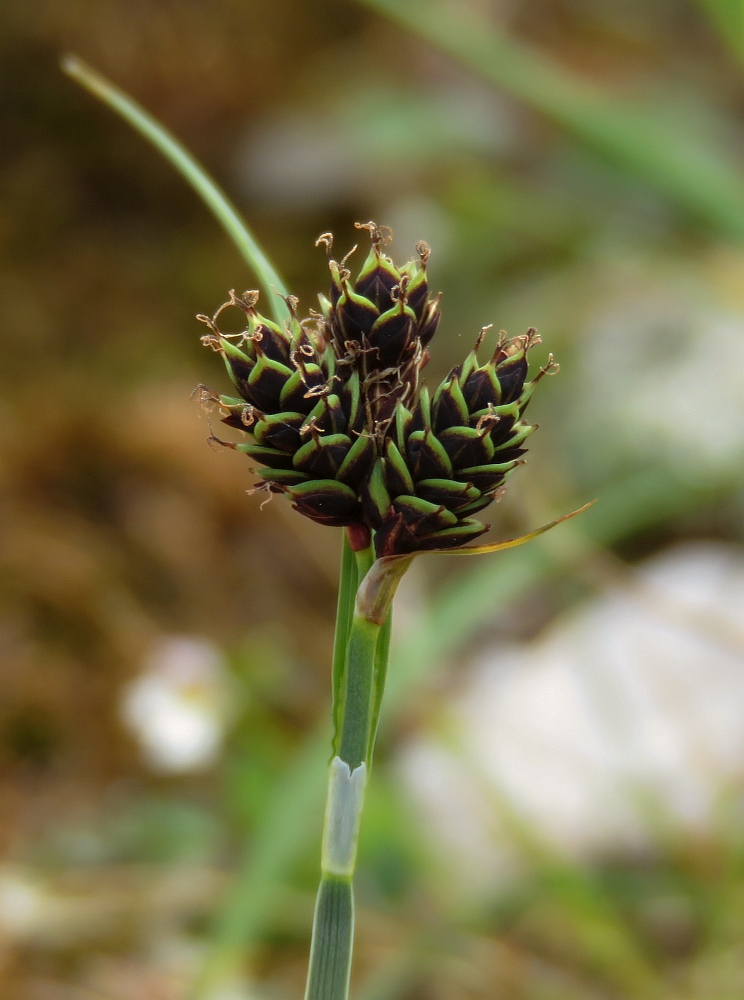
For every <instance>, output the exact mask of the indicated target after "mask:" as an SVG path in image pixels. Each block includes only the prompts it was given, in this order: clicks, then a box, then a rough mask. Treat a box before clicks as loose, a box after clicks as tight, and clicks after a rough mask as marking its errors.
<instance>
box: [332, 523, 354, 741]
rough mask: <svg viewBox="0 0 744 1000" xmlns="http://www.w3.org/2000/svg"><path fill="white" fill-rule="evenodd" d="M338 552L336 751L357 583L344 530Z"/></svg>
mask: <svg viewBox="0 0 744 1000" xmlns="http://www.w3.org/2000/svg"><path fill="white" fill-rule="evenodd" d="M342 534H343V549H342V552H341V574H340V577H339V583H338V603H337V605H336V632H335V635H334V639H333V672H332V682H331V687H332V691H333V752H334V753H338V739H339V734H340V732H341V705H342V702H343V689H344V678H345V676H346V648H347V646H348V645H349V632H350V630H351V621H352V618H353V617H354V599H355V597H356V591H357V586H358V584H359V573H358V571H357V559H356V554H355V553H354V551H353V549H352V548H351V545H350V544H349V536H348V535H347V533H346V532H345V531H344V532H342Z"/></svg>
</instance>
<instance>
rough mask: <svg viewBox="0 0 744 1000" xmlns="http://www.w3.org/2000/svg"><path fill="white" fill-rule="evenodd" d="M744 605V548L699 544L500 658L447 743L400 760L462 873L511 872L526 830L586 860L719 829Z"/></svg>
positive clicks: (474, 680) (452, 723) (743, 744)
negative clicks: (675, 832) (663, 830)
mask: <svg viewBox="0 0 744 1000" xmlns="http://www.w3.org/2000/svg"><path fill="white" fill-rule="evenodd" d="M742 607H744V559H743V558H742V555H741V553H740V552H739V551H738V550H736V549H733V548H726V547H724V546H719V545H708V544H698V545H685V546H680V547H677V548H675V549H672V550H670V551H668V552H666V553H664V554H662V555H660V556H658V557H656V558H654V559H652V560H650V561H649V562H648V563H647V564H646V565H645V566H644V567H642V568H641V569H640V570H639V571H638V576H637V578H636V584H635V585H633V586H630V587H622V588H621V587H618V588H616V589H615V590H613V591H611V592H609V593H607V594H606V595H604V596H602V597H600V598H599V599H597V600H596V601H595V602H593V603H592V604H591V605H589V606H588V607H586V608H585V609H583V610H582V611H581V612H580V613H578V614H577V615H576V616H575V617H574V618H573V619H572V620H571V621H569V622H563V623H558V624H556V625H555V626H554V627H553V628H552V629H551V630H550V632H549V633H548V634H547V635H546V636H545V637H544V638H543V639H542V640H540V641H539V642H536V643H533V644H531V645H529V646H525V647H517V648H512V649H510V650H506V651H504V650H503V649H502V648H499V649H498V650H491V651H488V652H486V653H485V654H484V655H483V656H482V658H481V659H480V660H479V662H477V663H476V664H475V665H474V667H473V670H472V672H471V675H470V676H469V679H468V681H467V684H466V687H465V689H464V691H463V693H462V695H461V697H460V698H459V699H458V700H457V701H456V703H455V705H454V707H453V709H452V711H451V713H449V712H448V717H447V728H446V737H445V738H444V739H437V738H435V737H434V736H422V737H419V738H417V739H416V740H414V741H412V742H411V743H410V744H409V745H408V746H407V747H406V748H405V750H404V752H403V753H402V755H401V758H400V770H401V774H402V777H403V781H404V784H405V787H406V789H407V790H408V791H410V794H411V796H412V797H413V799H414V801H415V802H416V803H417V804H418V808H419V809H420V810H421V812H422V815H423V816H424V817H425V818H426V821H427V826H428V828H429V829H431V830H432V831H434V833H435V836H436V838H437V839H438V842H439V844H440V846H444V847H445V848H446V849H447V851H448V858H449V859H450V862H451V863H452V864H453V866H455V867H456V869H457V874H458V875H459V876H460V877H464V878H466V879H467V880H468V881H469V883H470V885H471V886H472V887H473V888H477V887H479V886H480V887H481V888H483V887H485V886H486V885H487V883H488V876H489V875H490V876H491V879H493V878H496V877H501V876H503V875H504V874H505V873H506V872H507V871H508V870H509V869H510V868H512V867H513V866H514V865H515V863H516V860H517V858H518V857H519V854H520V850H519V849H518V839H519V835H517V836H516V839H515V830H517V829H518V828H519V824H520V823H525V822H526V824H527V826H526V829H532V830H534V831H535V832H536V833H537V835H538V836H539V838H540V839H541V840H543V841H547V842H549V843H552V844H553V845H555V846H557V847H559V848H560V849H562V850H567V851H569V852H572V853H575V854H592V853H597V852H601V851H603V850H605V849H611V850H615V849H617V848H618V847H626V848H631V849H638V848H645V847H648V846H649V845H650V844H652V843H653V834H652V830H653V828H654V824H658V823H659V822H662V823H664V824H667V825H668V824H671V825H672V827H674V826H677V827H679V826H682V827H687V828H705V827H707V826H709V825H710V824H711V823H712V822H713V821H714V817H715V811H716V805H717V803H718V802H720V800H721V796H722V794H723V793H725V791H726V789H727V787H735V786H736V782H737V781H741V779H742V778H743V777H744V621H743V620H742V615H741V609H742ZM515 819H516V820H517V822H516V825H515V822H514V821H515ZM515 847H516V848H517V849H515Z"/></svg>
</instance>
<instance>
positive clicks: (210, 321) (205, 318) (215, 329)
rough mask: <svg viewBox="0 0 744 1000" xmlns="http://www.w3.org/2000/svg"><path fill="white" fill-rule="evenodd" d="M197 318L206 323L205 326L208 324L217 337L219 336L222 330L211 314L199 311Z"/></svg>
mask: <svg viewBox="0 0 744 1000" xmlns="http://www.w3.org/2000/svg"><path fill="white" fill-rule="evenodd" d="M196 318H197V320H198V321H199V322H200V323H204V324H205V326H208V327H209V329H210V330H211V331H212V333H213V334H214V335H215V336H216V337H219V335H220V331H219V329H218V327H217V324H216V323H215V321H214V320H213V319H211V318H210V317H209V316H205V315H204V313H197V316H196Z"/></svg>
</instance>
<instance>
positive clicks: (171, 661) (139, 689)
mask: <svg viewBox="0 0 744 1000" xmlns="http://www.w3.org/2000/svg"><path fill="white" fill-rule="evenodd" d="M232 702H233V699H232V698H231V691H230V678H229V676H228V674H227V671H226V670H225V667H224V663H223V661H222V657H221V656H220V653H219V650H218V649H217V648H216V647H215V646H214V645H212V644H211V643H210V642H207V641H206V640H203V639H191V638H178V637H175V638H170V639H167V640H165V641H163V642H162V643H161V644H160V645H159V646H158V647H157V648H156V649H154V650H153V652H152V653H151V654H150V656H149V657H148V659H147V661H146V662H145V664H144V666H143V671H142V673H141V674H140V676H139V677H136V678H135V679H134V680H133V681H131V682H130V683H129V684H128V685H127V687H126V688H125V689H124V692H123V696H122V704H121V714H122V719H123V720H124V722H125V724H126V725H127V727H128V728H129V730H130V731H131V732H132V733H133V735H134V736H135V737H136V739H137V741H138V742H139V744H140V747H141V749H142V753H143V755H144V757H145V759H146V761H147V763H148V764H149V765H150V766H151V767H152V768H153V770H156V771H160V772H162V773H171V774H176V773H181V772H185V771H195V770H202V769H204V768H206V767H209V766H210V765H211V764H213V763H214V762H215V760H216V759H217V758H218V756H219V753H220V749H221V745H222V740H223V737H224V735H225V730H226V728H227V725H228V723H229V721H230V716H231V714H232V712H231V705H232Z"/></svg>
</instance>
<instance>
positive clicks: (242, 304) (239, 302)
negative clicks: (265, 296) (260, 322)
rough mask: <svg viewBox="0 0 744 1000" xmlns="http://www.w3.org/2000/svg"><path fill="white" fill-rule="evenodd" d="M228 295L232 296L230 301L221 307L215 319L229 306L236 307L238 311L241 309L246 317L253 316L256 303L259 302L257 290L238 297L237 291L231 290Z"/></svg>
mask: <svg viewBox="0 0 744 1000" xmlns="http://www.w3.org/2000/svg"><path fill="white" fill-rule="evenodd" d="M228 295H229V296H230V301H229V302H226V303H225V305H223V306H220V308H219V310H218V311H217V312H216V313H215V318H216V317H217V316H218V315H219V313H220V312H221V311H222V310H223V309H225V308H226V307H227V306H235V307H236V308H237V309H240V311H241V312H244V313H245V314H246V316H252V315H253V313H254V312H255V306H256V303H257V302H258V292H257V291H255V289H254V290H253V291H248V292H243V294H242V295H237V294H236V292H235V289H234V288H231V289H230V291H229V292H228Z"/></svg>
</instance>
